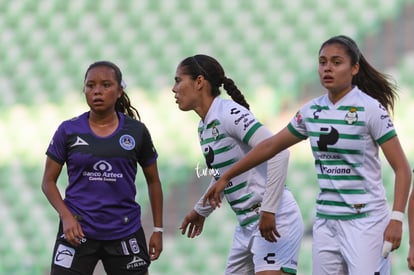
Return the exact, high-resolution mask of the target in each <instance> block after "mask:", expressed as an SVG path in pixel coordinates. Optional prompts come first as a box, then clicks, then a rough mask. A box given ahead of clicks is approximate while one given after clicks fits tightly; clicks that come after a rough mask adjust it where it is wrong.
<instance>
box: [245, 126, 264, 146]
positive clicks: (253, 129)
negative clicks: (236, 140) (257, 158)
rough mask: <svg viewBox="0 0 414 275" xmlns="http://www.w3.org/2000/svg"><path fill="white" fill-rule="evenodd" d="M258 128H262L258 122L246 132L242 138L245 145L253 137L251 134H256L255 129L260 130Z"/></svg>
mask: <svg viewBox="0 0 414 275" xmlns="http://www.w3.org/2000/svg"><path fill="white" fill-rule="evenodd" d="M260 126H262V124H261V123H260V122H256V123H255V124H254V125H253V126H252V127H251V128H250V130H249V131H248V132H247V134H246V135H245V136H244V138H243V142H244V143H245V144H247V143H249V140H250V138H251V137H252V136H253V134H254V133H255V132H256V130H257V129H259V128H260Z"/></svg>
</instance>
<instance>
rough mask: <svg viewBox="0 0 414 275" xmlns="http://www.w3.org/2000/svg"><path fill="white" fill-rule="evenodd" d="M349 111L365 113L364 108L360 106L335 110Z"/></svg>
mask: <svg viewBox="0 0 414 275" xmlns="http://www.w3.org/2000/svg"><path fill="white" fill-rule="evenodd" d="M351 109H355V111H358V112H364V111H365V108H364V107H362V106H360V107H356V106H339V107H338V109H337V110H340V111H349V110H351Z"/></svg>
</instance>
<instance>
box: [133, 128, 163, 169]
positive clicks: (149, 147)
mask: <svg viewBox="0 0 414 275" xmlns="http://www.w3.org/2000/svg"><path fill="white" fill-rule="evenodd" d="M142 127H143V128H144V130H143V131H142V144H141V147H140V148H139V152H138V163H139V165H141V167H146V166H148V165H150V164H152V163H154V161H156V159H157V158H158V153H157V150H155V147H154V144H153V142H152V138H151V134H150V132H149V131H148V128H147V127H146V126H145V125H144V124H142Z"/></svg>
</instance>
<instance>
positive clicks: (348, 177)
mask: <svg viewBox="0 0 414 275" xmlns="http://www.w3.org/2000/svg"><path fill="white" fill-rule="evenodd" d="M318 179H325V180H326V179H329V180H364V177H363V176H360V175H327V174H318Z"/></svg>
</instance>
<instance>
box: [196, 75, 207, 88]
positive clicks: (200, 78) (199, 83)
mask: <svg viewBox="0 0 414 275" xmlns="http://www.w3.org/2000/svg"><path fill="white" fill-rule="evenodd" d="M205 81H206V79H205V78H204V76H202V75H201V74H200V75H199V76H197V78H196V80H195V83H196V88H197V90H201V89H202V88H203V87H204V84H205Z"/></svg>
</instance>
